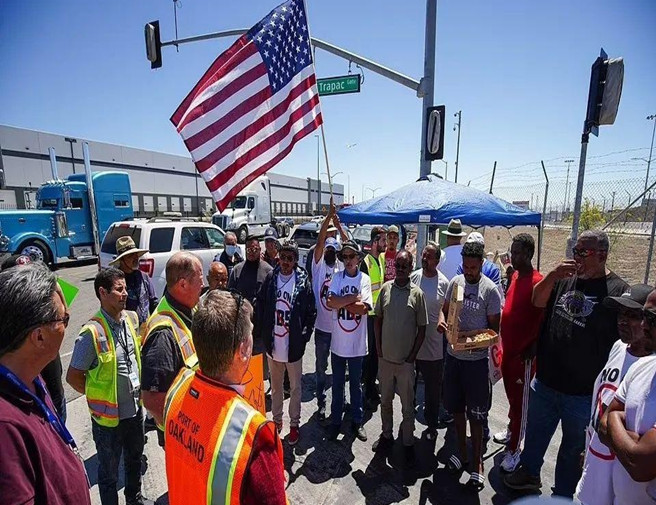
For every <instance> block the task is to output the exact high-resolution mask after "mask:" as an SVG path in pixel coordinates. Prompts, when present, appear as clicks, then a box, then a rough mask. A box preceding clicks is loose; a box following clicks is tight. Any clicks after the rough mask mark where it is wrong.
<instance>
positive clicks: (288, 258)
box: [280, 254, 296, 262]
mask: <svg viewBox="0 0 656 505" xmlns="http://www.w3.org/2000/svg"><path fill="white" fill-rule="evenodd" d="M295 259H296V258H294V255H293V254H281V255H280V261H290V262H291V261H294V260H295Z"/></svg>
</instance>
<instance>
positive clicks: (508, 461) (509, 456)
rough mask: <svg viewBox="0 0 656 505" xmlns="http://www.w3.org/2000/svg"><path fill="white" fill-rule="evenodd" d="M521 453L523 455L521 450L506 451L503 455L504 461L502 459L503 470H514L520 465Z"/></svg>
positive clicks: (509, 471) (508, 471)
mask: <svg viewBox="0 0 656 505" xmlns="http://www.w3.org/2000/svg"><path fill="white" fill-rule="evenodd" d="M520 455H521V452H520V451H516V452H510V451H506V452H505V453H504V456H503V461H501V470H503V471H504V472H507V473H511V472H514V471H515V470H516V469H517V467H518V466H519V456H520Z"/></svg>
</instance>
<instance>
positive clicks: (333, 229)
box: [326, 224, 339, 233]
mask: <svg viewBox="0 0 656 505" xmlns="http://www.w3.org/2000/svg"><path fill="white" fill-rule="evenodd" d="M333 231H335V232H337V231H339V230H338V229H337V226H335V225H334V224H331V225H330V226H329V227H328V229H327V230H326V233H331V232H333Z"/></svg>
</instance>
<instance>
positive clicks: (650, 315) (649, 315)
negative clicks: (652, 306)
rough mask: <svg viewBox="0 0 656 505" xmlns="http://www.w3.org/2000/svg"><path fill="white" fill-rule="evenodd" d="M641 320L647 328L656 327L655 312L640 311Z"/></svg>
mask: <svg viewBox="0 0 656 505" xmlns="http://www.w3.org/2000/svg"><path fill="white" fill-rule="evenodd" d="M642 320H643V321H644V322H645V323H647V326H649V327H651V328H653V327H654V326H656V312H654V311H652V310H649V309H642Z"/></svg>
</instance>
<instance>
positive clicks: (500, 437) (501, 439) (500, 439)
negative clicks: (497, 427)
mask: <svg viewBox="0 0 656 505" xmlns="http://www.w3.org/2000/svg"><path fill="white" fill-rule="evenodd" d="M492 440H494V441H495V442H496V443H497V444H501V445H506V444H507V443H508V442H510V430H508V429H507V428H506V429H505V430H503V431H500V432H499V433H495V434H494V436H493V437H492Z"/></svg>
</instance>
